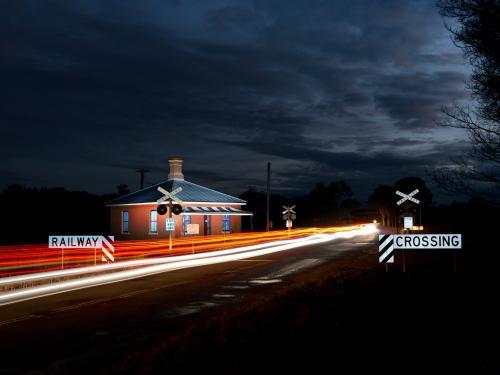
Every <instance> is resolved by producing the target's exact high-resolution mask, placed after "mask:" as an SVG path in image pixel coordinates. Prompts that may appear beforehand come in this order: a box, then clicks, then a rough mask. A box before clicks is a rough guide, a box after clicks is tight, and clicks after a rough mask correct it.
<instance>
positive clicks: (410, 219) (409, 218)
mask: <svg viewBox="0 0 500 375" xmlns="http://www.w3.org/2000/svg"><path fill="white" fill-rule="evenodd" d="M418 192H419V190H418V189H415V190H413V191H412V192H411V193H409V194H405V193H402V192H400V191H399V190H397V191H396V195H398V196H400V197H402V198H401V199H400V200H398V201H397V202H396V204H397V205H398V206H401V205H402V204H403V203H404V202H406V201H408V202H413V203H415V204H420V200H418V199H417V198H413V196H414V195H416V194H417V193H418ZM403 220H404V221H403V231H404V230H410V228H412V227H413V217H412V216H405V217H404V219H403ZM399 222H400V217H399V218H398V231H397V232H398V233H399ZM410 224H411V225H410ZM403 272H406V257H405V251H404V250H403Z"/></svg>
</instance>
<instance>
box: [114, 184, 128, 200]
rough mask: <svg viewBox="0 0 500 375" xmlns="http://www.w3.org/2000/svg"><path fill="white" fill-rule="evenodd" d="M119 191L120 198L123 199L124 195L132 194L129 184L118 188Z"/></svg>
mask: <svg viewBox="0 0 500 375" xmlns="http://www.w3.org/2000/svg"><path fill="white" fill-rule="evenodd" d="M116 189H117V190H118V196H119V197H121V196H123V195H127V194H130V189H129V188H128V185H127V184H121V185H118V186H117V187H116Z"/></svg>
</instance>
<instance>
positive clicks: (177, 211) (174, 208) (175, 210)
mask: <svg viewBox="0 0 500 375" xmlns="http://www.w3.org/2000/svg"><path fill="white" fill-rule="evenodd" d="M181 212H182V207H181V205H180V204H174V205H173V206H172V213H173V214H174V215H179V214H180V213H181Z"/></svg>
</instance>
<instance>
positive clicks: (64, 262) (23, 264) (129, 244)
mask: <svg viewBox="0 0 500 375" xmlns="http://www.w3.org/2000/svg"><path fill="white" fill-rule="evenodd" d="M356 227H358V228H359V227H360V226H359V225H353V226H350V227H334V228H306V229H294V230H292V231H290V232H288V231H286V230H281V231H271V232H252V233H233V234H225V235H214V236H208V237H190V238H178V239H175V240H174V242H173V248H172V251H168V250H167V249H168V239H155V240H132V241H130V240H129V241H116V242H115V244H114V247H115V254H114V255H115V259H116V261H117V262H121V261H126V260H132V259H144V258H163V257H167V256H168V257H173V256H179V255H185V254H191V253H193V252H194V253H205V252H210V251H217V250H221V249H227V248H235V247H243V246H249V245H254V244H259V243H263V242H269V241H274V240H284V239H296V238H302V237H306V236H310V235H311V234H316V233H330V232H332V231H333V232H335V231H339V230H347V229H352V228H356ZM63 253H64V254H63ZM100 258H101V250H100V249H97V250H94V249H64V251H63V250H62V249H49V248H48V245H47V244H42V245H16V246H0V278H1V277H8V276H15V275H23V274H33V273H38V272H47V271H55V270H60V269H69V268H76V267H88V266H92V265H96V264H99V263H101V262H100Z"/></svg>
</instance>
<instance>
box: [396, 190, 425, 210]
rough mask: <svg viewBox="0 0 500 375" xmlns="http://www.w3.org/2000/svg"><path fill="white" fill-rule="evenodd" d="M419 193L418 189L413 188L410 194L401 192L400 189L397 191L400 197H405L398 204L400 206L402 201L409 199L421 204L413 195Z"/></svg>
mask: <svg viewBox="0 0 500 375" xmlns="http://www.w3.org/2000/svg"><path fill="white" fill-rule="evenodd" d="M417 193H418V189H415V190H413V191H412V192H411V193H410V194H405V193H401V192H400V191H399V190H398V191H396V194H397V195H399V196H400V197H403V198H401V199H400V200H398V201H397V205H398V206H399V205H400V204H401V203H403V202H406V201H407V200H408V201H411V202H413V203H416V204H419V203H420V201H419V200H418V199H416V198H413V196H414V195H415V194H417Z"/></svg>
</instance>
